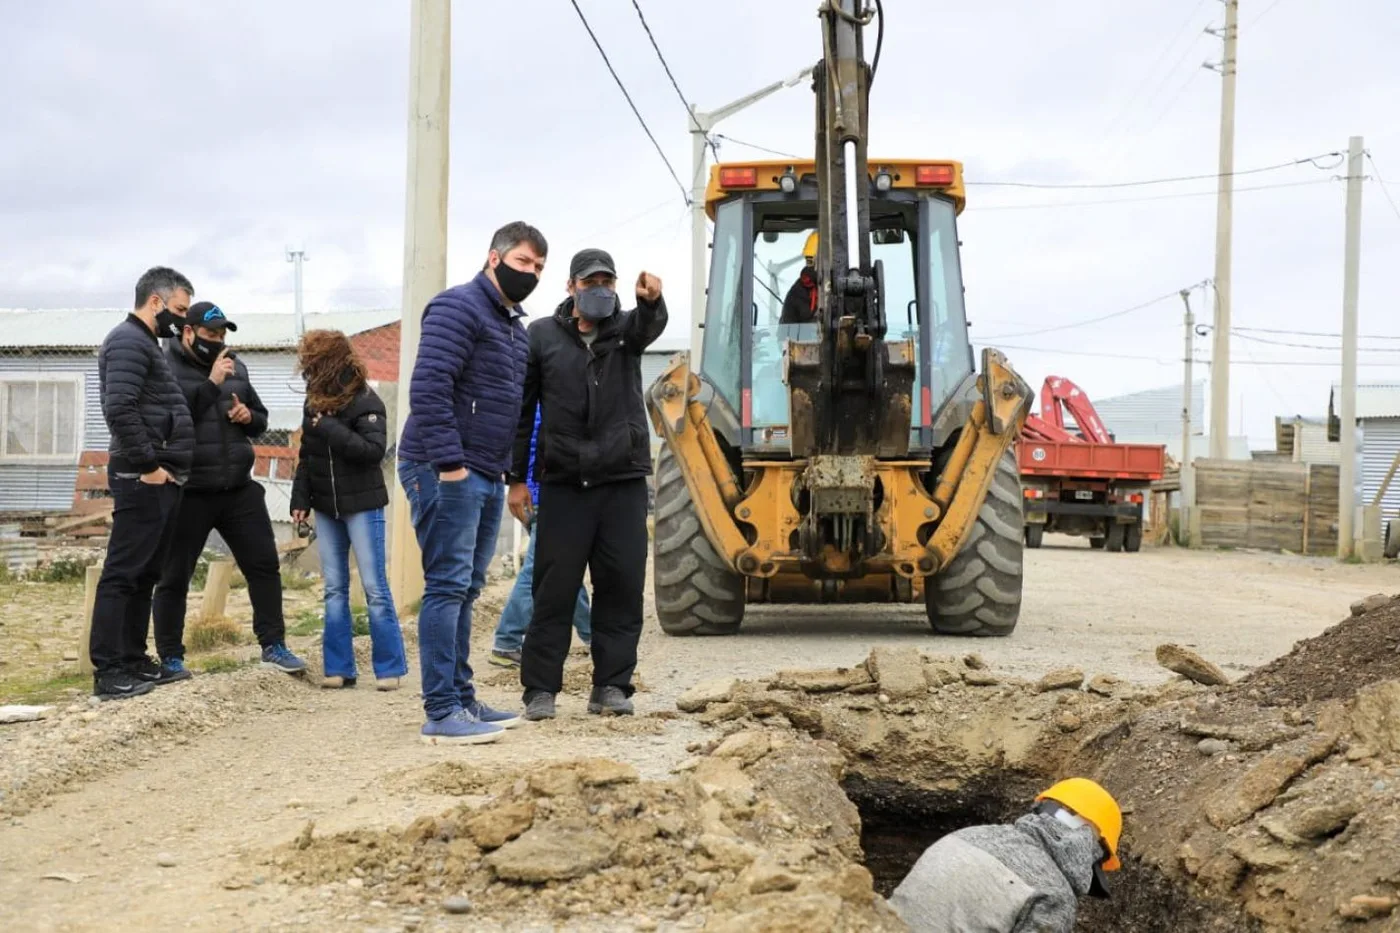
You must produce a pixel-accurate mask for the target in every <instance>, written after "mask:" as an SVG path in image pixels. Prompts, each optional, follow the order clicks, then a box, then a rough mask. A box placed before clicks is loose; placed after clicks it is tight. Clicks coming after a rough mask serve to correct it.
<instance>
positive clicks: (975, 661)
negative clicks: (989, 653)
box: [962, 651, 987, 671]
mask: <svg viewBox="0 0 1400 933" xmlns="http://www.w3.org/2000/svg"><path fill="white" fill-rule="evenodd" d="M962 660H963V665H964V666H966V667H967V668H968V669H969V670H974V671H985V670H986V669H987V662H986V661H985V660H984V659H983V658H982V656H981V655H980V654H978V653H976V652H975V651H974V652H972V653H971V654H965V655H963V659H962Z"/></svg>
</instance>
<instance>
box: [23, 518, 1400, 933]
mask: <svg viewBox="0 0 1400 933" xmlns="http://www.w3.org/2000/svg"><path fill="white" fill-rule="evenodd" d="M1027 565H1028V572H1027V583H1026V591H1027V597H1026V606H1025V611H1024V613H1023V615H1022V622H1021V627H1020V629H1018V631H1017V633H1016V634H1015V635H1014V636H1013V637H1012V638H1009V639H1005V640H998V641H978V642H975V643H969V642H967V641H965V640H958V639H945V638H932V637H930V636H929V635H928V634H927V629H926V625H925V623H924V621H923V618H922V613H921V612H920V611H917V610H903V609H901V610H890V609H888V608H874V609H872V608H861V607H830V608H818V609H800V610H799V609H796V608H781V609H770V610H753V611H752V613H751V616H750V618H749V620H748V621H746V623H745V626H744V630H743V632H742V633H741V634H740V635H739V636H738V637H735V638H729V639H706V640H687V639H669V638H666V637H664V636H662V635H660V634H659V633H658V632H657V630H656V629H655V626H654V625H650V626H649V627H648V630H647V634H646V637H645V640H644V643H643V646H642V661H641V666H640V669H639V672H640V677H641V679H642V680H643V682H644V684H645V685H646V687H647V689H646V690H645V691H644V692H642V693H639V695H638V697H637V699H638V705H639V712H640V713H641V715H639V716H638V717H636V718H635V719H632V720H627V721H619V722H606V721H600V720H597V719H590V718H587V717H585V715H584V713H583V697H582V696H581V695H579V694H575V695H572V696H569V697H566V698H563V699H562V701H561V714H562V717H563V718H562V719H561V720H559V721H557V722H555V723H550V724H546V725H544V726H543V727H528V726H527V727H526V728H523V729H521V730H518V731H516V732H513V733H512V734H511V735H510V736H508V738H507V740H506V741H503V742H501V743H498V744H496V745H493V746H485V747H481V748H477V749H472V750H470V751H467V750H462V749H447V748H438V747H428V746H424V745H421V744H419V743H418V742H417V740H416V733H417V729H418V726H419V724H420V722H421V710H420V706H419V700H418V697H417V695H416V686H417V683H416V680H410V682H409V683H408V684H407V685H406V686H407V689H405V690H403V691H401V692H399V693H396V694H376V693H375V692H374V691H373V690H372V689H366V687H364V686H362V687H361V688H360V689H358V690H354V691H322V690H317V689H313V688H311V687H309V686H308V685H305V684H302V683H298V682H294V681H291V680H290V679H289V678H285V677H282V676H281V675H277V674H274V673H265V672H261V671H257V670H244V671H240V672H236V673H232V674H224V675H213V676H207V677H203V678H199V679H198V680H196V681H195V682H192V683H189V684H183V685H176V686H173V687H168V688H163V689H162V690H160V691H158V692H157V693H156V694H155V695H153V696H152V697H147V698H142V699H140V700H136V701H131V702H130V703H125V704H108V705H106V706H104V707H102V708H96V707H90V706H89V704H88V703H87V702H86V699H85V698H82V697H76V698H74V701H73V702H72V704H71V705H69V706H66V707H65V706H64V705H62V704H61V705H60V706H59V708H58V709H57V710H56V711H55V717H54V718H53V719H51V720H50V721H49V722H46V723H42V724H36V725H25V726H6V727H0V778H3V781H2V782H0V788H6V789H7V790H6V794H7V797H6V798H4V799H3V800H0V812H4V813H6V814H7V816H6V818H5V819H4V821H3V822H0V914H3V915H4V916H5V917H6V927H7V929H13V930H85V929H95V928H99V927H110V926H112V925H113V923H115V924H116V925H117V926H118V927H120V928H128V929H162V930H163V929H201V930H205V929H281V928H298V927H308V926H324V925H329V926H331V927H333V928H355V929H379V930H405V929H457V930H465V929H480V930H492V929H529V928H530V927H529V926H528V925H521V924H520V923H519V922H515V921H513V920H512V918H510V917H501V916H494V917H482V916H477V915H473V914H468V915H465V916H450V915H447V914H445V913H444V912H443V911H442V910H441V909H440V908H439V906H438V905H437V903H434V902H433V901H431V900H430V901H429V902H428V903H427V904H426V905H424V906H423V907H422V908H421V909H418V910H414V911H405V910H404V909H403V908H402V907H390V906H388V905H383V904H379V903H378V902H374V901H368V900H364V899H358V900H356V899H353V898H351V899H349V900H348V901H347V898H346V897H345V896H343V895H347V894H348V893H351V892H352V891H353V889H354V888H355V885H354V883H353V880H352V879H347V883H346V884H344V885H335V886H323V887H321V888H292V887H287V886H285V885H282V884H280V883H276V882H275V881H273V880H271V879H270V877H265V875H270V873H267V872H265V871H264V870H262V869H260V868H259V862H260V860H261V858H263V857H265V853H266V852H267V851H268V850H270V849H272V848H273V847H274V846H277V845H280V844H283V843H285V842H287V841H289V840H291V839H293V838H294V837H295V836H296V835H297V833H298V832H299V831H301V830H302V829H303V827H304V826H305V824H306V823H307V821H308V820H315V823H316V833H317V834H318V835H319V834H323V833H331V832H336V831H340V830H346V829H351V828H355V827H373V826H387V825H394V824H397V825H406V824H407V823H409V822H411V821H412V820H413V819H414V818H415V817H417V816H419V815H421V814H424V813H435V812H438V811H440V810H443V809H446V808H448V807H450V806H453V805H455V804H456V803H458V802H460V800H461V798H460V797H459V796H453V795H452V794H450V793H444V792H443V791H444V790H448V789H449V788H445V787H444V786H442V783H441V781H440V780H438V777H440V771H441V767H442V765H443V764H444V763H449V762H454V761H463V760H469V761H471V762H473V763H480V764H485V765H492V766H496V765H499V766H500V767H503V768H504V767H508V766H511V765H514V764H519V763H521V762H527V761H533V760H537V759H559V758H568V757H572V756H578V755H600V756H604V757H611V758H615V759H618V760H621V761H627V762H630V763H632V764H634V765H635V766H636V767H637V768H638V770H639V771H640V772H641V774H642V776H643V777H644V778H648V777H657V778H659V777H663V776H665V775H666V774H667V773H668V771H669V769H670V768H671V767H672V766H674V765H675V764H676V763H677V762H679V761H680V760H682V759H683V758H685V757H686V755H687V751H686V746H687V745H688V744H690V743H693V742H696V741H698V740H699V739H701V738H702V737H703V736H704V735H705V734H706V731H705V730H704V729H703V728H702V727H700V726H699V725H698V724H696V723H694V722H693V721H690V720H688V719H675V718H671V716H672V711H673V710H674V699H675V697H676V696H677V695H678V694H679V693H680V692H681V691H683V690H684V689H686V688H687V687H689V686H691V685H693V684H694V683H696V682H697V681H700V680H704V679H708V678H713V677H717V676H729V675H733V676H741V677H756V676H761V675H764V674H769V673H772V672H773V671H775V670H778V669H782V668H792V667H830V666H835V665H844V664H854V663H857V662H858V661H860V660H861V659H862V658H864V657H865V656H866V654H867V653H868V652H869V650H870V648H871V646H872V645H876V644H908V645H915V646H918V647H920V648H924V649H926V650H929V651H942V652H950V653H951V652H962V651H968V650H976V651H979V652H981V653H982V654H983V655H984V656H985V657H986V658H987V659H988V660H989V661H991V662H992V663H993V664H995V665H996V666H997V667H998V668H1000V669H1003V670H1006V671H1010V672H1013V673H1020V674H1024V675H1031V674H1035V675H1039V674H1040V673H1043V672H1045V671H1047V670H1050V669H1052V668H1056V667H1064V666H1078V667H1082V668H1084V669H1085V671H1086V672H1088V673H1090V674H1093V673H1100V672H1103V673H1112V674H1115V675H1117V676H1119V677H1123V678H1126V679H1130V680H1134V681H1138V682H1147V683H1150V682H1156V681H1160V680H1163V679H1165V678H1166V677H1167V676H1168V675H1167V674H1166V672H1164V671H1162V670H1161V669H1160V668H1158V667H1157V666H1156V664H1155V662H1154V660H1153V650H1154V648H1155V647H1156V646H1157V645H1158V644H1159V643H1161V642H1164V641H1173V642H1177V643H1181V644H1186V645H1190V646H1193V647H1195V648H1196V649H1197V650H1199V651H1200V652H1201V653H1202V654H1204V655H1205V656H1207V657H1209V658H1211V659H1213V660H1215V661H1216V662H1217V663H1220V664H1221V665H1222V666H1223V667H1224V668H1225V669H1226V670H1227V671H1231V672H1232V673H1233V672H1239V671H1243V670H1246V669H1248V668H1251V667H1253V666H1256V665H1258V664H1260V663H1261V662H1263V661H1265V660H1267V659H1270V658H1272V657H1274V656H1276V655H1279V654H1281V653H1283V652H1285V651H1286V650H1287V649H1288V648H1289V646H1290V645H1291V644H1292V643H1293V642H1294V641H1295V640H1297V639H1299V638H1302V637H1306V636H1310V635H1314V634H1316V633H1318V632H1320V631H1321V630H1322V629H1324V628H1325V627H1327V626H1328V625H1330V624H1332V623H1333V622H1335V621H1337V620H1338V619H1340V618H1341V617H1342V616H1343V615H1345V613H1346V610H1347V605H1348V603H1349V602H1351V601H1352V600H1355V599H1358V598H1360V597H1363V596H1366V595H1369V594H1371V593H1375V592H1395V591H1397V590H1400V586H1397V582H1400V576H1397V573H1396V570H1395V568H1394V567H1393V566H1371V567H1362V566H1345V565H1338V564H1336V563H1334V562H1331V561H1318V560H1307V559H1301V558H1294V557H1285V556H1275V555H1259V554H1246V553H1208V552H1200V553H1196V552H1182V551H1175V550H1164V551H1148V552H1143V553H1141V554H1138V555H1110V554H1105V553H1102V552H1091V551H1089V550H1088V549H1087V548H1082V547H1077V546H1075V544H1074V543H1073V542H1069V541H1066V542H1065V543H1064V544H1063V545H1062V546H1054V544H1052V545H1051V546H1049V547H1047V548H1045V549H1044V550H1041V551H1035V552H1030V553H1029V554H1028V559H1027ZM506 586H508V583H505V582H503V583H498V584H496V585H495V586H494V587H493V589H492V591H491V592H490V593H488V594H487V595H486V596H485V597H484V598H483V601H482V604H481V606H480V609H481V612H480V615H479V626H478V628H479V632H478V644H477V647H476V652H477V657H484V649H485V648H486V647H487V645H488V643H489V642H488V639H489V628H490V626H491V625H492V624H493V623H494V621H495V614H496V611H497V610H498V607H499V604H500V602H501V601H502V599H503V597H504V591H505V588H506ZM0 631H3V630H0ZM2 637H3V636H2V635H0V638H2ZM3 650H5V651H9V650H12V648H11V646H5V647H4V649H3ZM576 663H577V664H578V665H579V669H578V671H577V672H576V673H575V674H574V675H573V677H572V681H573V682H575V683H586V679H585V677H586V674H585V671H584V669H583V666H582V665H583V664H584V662H583V661H582V660H580V661H578V662H576ZM480 682H481V684H482V693H483V695H484V696H485V697H486V699H487V700H488V701H490V702H493V703H498V704H501V705H511V704H512V703H514V702H516V700H517V688H516V686H515V685H514V683H513V681H512V679H511V678H510V676H508V675H504V674H503V673H502V672H495V671H492V672H490V673H484V672H483V676H482V677H481V679H480ZM366 686H368V681H366ZM16 787H18V788H20V791H19V792H16V791H15V790H14V789H15V788H16ZM60 789H62V790H63V791H65V792H59V791H60ZM16 804H20V805H19V806H18V807H16ZM16 812H17V813H18V815H14V816H9V815H8V814H11V813H16ZM45 876H52V878H50V879H48V880H46V879H45ZM446 893H450V892H446ZM347 903H349V904H351V905H352V906H350V907H347V906H346V904H347ZM536 928H538V927H536ZM571 928H575V929H590V928H591V927H590V926H589V925H588V924H587V923H586V922H582V921H580V922H577V923H575V924H573V926H571ZM597 928H598V929H617V923H616V921H614V920H609V921H608V922H606V923H602V922H600V923H599V924H598V925H597Z"/></svg>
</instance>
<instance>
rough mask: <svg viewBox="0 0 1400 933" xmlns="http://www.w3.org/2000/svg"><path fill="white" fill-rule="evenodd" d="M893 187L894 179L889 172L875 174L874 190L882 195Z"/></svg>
mask: <svg viewBox="0 0 1400 933" xmlns="http://www.w3.org/2000/svg"><path fill="white" fill-rule="evenodd" d="M893 187H894V177H893V176H892V175H890V173H889V172H886V171H883V170H881V171H879V172H877V173H876V174H875V190H876V191H879V192H881V193H882V194H883V193H884V192H886V191H889V190H890V189H891V188H893Z"/></svg>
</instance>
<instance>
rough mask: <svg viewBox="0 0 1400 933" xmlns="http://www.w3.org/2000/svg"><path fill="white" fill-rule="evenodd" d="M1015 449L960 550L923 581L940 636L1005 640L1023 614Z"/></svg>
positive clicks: (995, 477)
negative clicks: (972, 636) (997, 637)
mask: <svg viewBox="0 0 1400 933" xmlns="http://www.w3.org/2000/svg"><path fill="white" fill-rule="evenodd" d="M1022 508H1023V505H1022V502H1021V476H1020V473H1019V472H1018V471H1017V466H1016V453H1015V450H1014V449H1013V450H1008V451H1007V452H1006V453H1005V454H1003V455H1002V458H1001V461H1000V462H999V463H998V464H997V466H996V473H995V474H994V475H993V477H992V486H991V489H990V490H989V491H988V493H987V498H986V500H985V501H984V502H983V503H982V508H981V509H980V510H979V511H978V512H977V521H976V522H975V523H973V526H972V530H971V531H970V532H969V533H968V536H967V540H966V541H964V542H963V546H962V550H960V551H958V553H957V556H955V557H954V558H953V559H952V560H951V561H949V562H948V566H946V567H944V568H943V569H942V571H940V572H939V573H937V574H935V575H934V576H932V577H929V578H928V579H927V580H926V581H925V582H924V605H925V608H926V609H927V610H928V621H929V625H930V626H931V627H932V628H933V630H934V631H935V632H937V633H938V634H940V635H974V636H979V637H986V636H1006V635H1010V634H1011V633H1012V632H1013V631H1014V630H1015V628H1016V622H1017V620H1018V619H1019V618H1020V616H1021V574H1022V564H1021V558H1022V555H1023V553H1024V552H1023V548H1024V544H1023V539H1022V536H1023V531H1022V528H1023V525H1024V523H1025V516H1024V515H1023V513H1022V511H1021V510H1022Z"/></svg>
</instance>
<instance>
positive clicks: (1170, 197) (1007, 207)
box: [969, 178, 1336, 213]
mask: <svg viewBox="0 0 1400 933" xmlns="http://www.w3.org/2000/svg"><path fill="white" fill-rule="evenodd" d="M1335 181H1336V179H1335V178H1320V179H1316V180H1314V181H1289V182H1283V183H1281V184H1276V185H1250V186H1247V187H1244V188H1236V189H1235V194H1240V193H1241V192H1245V191H1273V190H1276V189H1279V188H1308V187H1312V186H1316V185H1330V184H1332V183H1333V182H1335ZM1217 194H1218V192H1215V191H1182V192H1178V193H1176V194H1156V195H1149V196H1147V197H1141V198H1104V199H1101V200H1097V201H1045V202H1041V203H1037V204H992V205H988V206H985V207H984V206H979V205H972V206H971V208H969V209H970V210H975V211H978V212H979V213H980V212H982V211H1035V210H1048V209H1051V208H1057V207H1094V206H1096V205H1103V204H1144V203H1146V202H1148V201H1175V200H1177V199H1178V198H1213V197H1216V195H1217Z"/></svg>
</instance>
